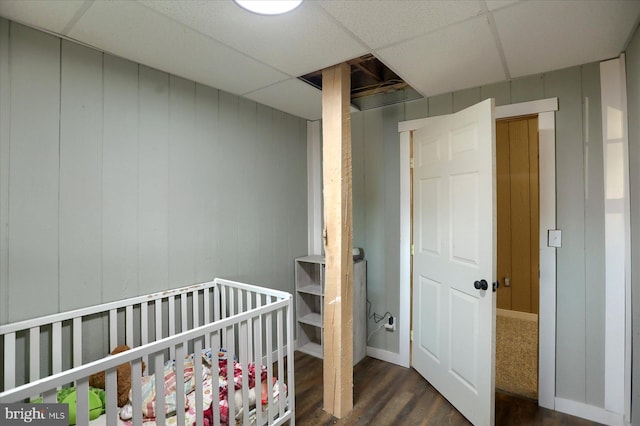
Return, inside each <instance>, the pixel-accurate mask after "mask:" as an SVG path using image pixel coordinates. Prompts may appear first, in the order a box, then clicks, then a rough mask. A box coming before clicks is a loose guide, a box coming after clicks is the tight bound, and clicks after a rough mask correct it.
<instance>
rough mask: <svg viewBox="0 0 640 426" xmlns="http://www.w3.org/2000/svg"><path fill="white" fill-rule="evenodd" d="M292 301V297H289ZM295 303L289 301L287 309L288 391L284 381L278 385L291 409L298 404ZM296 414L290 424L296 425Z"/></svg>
mask: <svg viewBox="0 0 640 426" xmlns="http://www.w3.org/2000/svg"><path fill="white" fill-rule="evenodd" d="M289 300H290V301H291V299H289ZM292 308H293V303H289V304H288V305H287V307H286V310H287V321H286V324H287V379H288V381H287V392H286V393H285V392H284V382H281V383H280V384H279V385H278V392H279V393H280V398H281V399H286V403H287V406H288V407H289V409H290V410H294V408H295V406H296V389H295V380H294V379H293V378H294V374H295V372H294V366H293V348H294V344H293V312H292V311H293V309H292ZM295 423H296V419H295V415H294V416H291V420H290V421H289V426H295Z"/></svg>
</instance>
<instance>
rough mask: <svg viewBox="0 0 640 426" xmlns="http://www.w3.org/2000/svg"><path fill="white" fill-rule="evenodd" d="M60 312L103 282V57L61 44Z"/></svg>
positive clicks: (86, 299) (86, 302) (82, 301)
mask: <svg viewBox="0 0 640 426" xmlns="http://www.w3.org/2000/svg"><path fill="white" fill-rule="evenodd" d="M61 58H62V67H61V74H62V75H61V86H62V87H61V91H60V93H61V99H60V308H61V309H63V310H66V309H72V308H79V307H83V306H90V305H92V304H95V303H96V301H97V300H99V297H97V295H96V293H95V290H94V289H95V288H96V286H97V285H101V282H102V113H103V112H102V53H100V52H97V51H95V50H92V49H89V48H86V47H83V46H79V45H77V44H75V43H71V42H67V41H63V42H62V53H61Z"/></svg>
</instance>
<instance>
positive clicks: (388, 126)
mask: <svg viewBox="0 0 640 426" xmlns="http://www.w3.org/2000/svg"><path fill="white" fill-rule="evenodd" d="M383 120H384V121H383V122H384V123H385V125H384V132H383V159H384V160H383V161H384V170H385V172H384V191H385V194H386V195H385V200H384V205H385V211H384V217H385V219H384V246H383V248H384V253H385V257H386V260H385V263H386V268H385V275H384V283H385V285H384V288H385V299H384V300H385V301H386V303H385V304H386V306H387V307H386V309H385V310H384V311H386V310H388V309H389V310H392V311H393V312H391V313H392V314H393V315H394V316H395V317H398V314H399V312H398V308H397V307H399V306H400V292H399V291H398V290H397V289H398V286H399V281H398V277H399V275H398V271H399V270H400V258H399V257H398V255H397V253H398V251H397V250H398V247H399V246H400V207H399V206H400V144H399V139H398V124H397V123H399V122H401V121H403V120H404V108H403V106H402V105H391V106H388V107H385V108H383ZM391 253H393V255H390V254H391ZM389 283H393V285H389ZM384 311H383V313H384ZM383 336H384V337H385V339H387V340H388V341H389V344H388V345H389V346H388V348H389V351H391V352H395V353H397V352H399V346H398V345H399V341H398V335H397V333H383Z"/></svg>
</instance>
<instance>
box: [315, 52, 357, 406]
mask: <svg viewBox="0 0 640 426" xmlns="http://www.w3.org/2000/svg"><path fill="white" fill-rule="evenodd" d="M350 79H351V76H350V67H349V65H348V64H346V63H343V64H340V65H336V66H333V67H331V68H327V69H325V70H324V71H323V72H322V132H323V151H322V152H323V160H322V161H323V163H322V164H323V167H322V170H323V185H324V226H325V228H324V250H325V257H326V273H325V297H324V331H323V333H324V410H325V411H327V412H329V413H330V414H332V415H334V416H335V417H337V418H341V417H344V416H345V415H347V414H348V413H349V412H350V411H351V410H352V409H353V228H352V211H351V209H352V201H351V181H352V177H351V173H352V171H351V115H350V98H349V95H350V86H351V80H350Z"/></svg>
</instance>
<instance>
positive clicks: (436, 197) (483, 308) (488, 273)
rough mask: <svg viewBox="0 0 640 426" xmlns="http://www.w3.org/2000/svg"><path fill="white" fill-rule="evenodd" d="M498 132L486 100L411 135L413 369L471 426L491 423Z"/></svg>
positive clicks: (433, 120)
mask: <svg viewBox="0 0 640 426" xmlns="http://www.w3.org/2000/svg"><path fill="white" fill-rule="evenodd" d="M494 123H495V121H494V104H493V99H488V100H486V101H483V102H481V103H479V104H477V105H474V106H472V107H469V108H467V109H465V110H463V111H460V112H458V113H455V114H451V115H446V116H440V117H433V118H428V119H426V120H424V127H421V128H419V129H417V130H414V132H413V152H414V154H413V155H414V171H413V173H414V177H413V196H414V204H413V205H414V216H413V217H414V219H413V221H414V222H413V243H414V257H413V265H414V267H413V268H414V269H413V345H412V348H413V349H412V364H413V366H414V368H415V369H416V370H417V371H418V372H419V373H420V374H422V375H423V376H424V377H425V379H427V381H429V383H431V384H432V385H433V386H434V387H435V388H436V389H438V391H439V392H440V393H441V394H442V395H444V397H445V398H447V399H448V400H449V402H451V403H452V404H453V405H454V406H455V407H456V408H457V409H458V410H459V411H460V412H461V413H462V414H463V415H464V416H465V417H466V418H467V419H468V420H470V421H471V422H472V423H473V424H474V425H476V426H480V425H492V424H493V422H494V399H495V396H494V380H495V374H494V362H495V307H496V298H495V293H494V292H493V291H492V282H493V281H494V277H495V270H496V269H495V265H496V261H495V244H496V243H495V238H496V237H495V235H496V231H495V208H494V206H495V182H494V164H495V160H494V147H495V125H494ZM485 283H486V290H483V289H482V287H483V285H484V284H485ZM476 287H480V289H477V288H476Z"/></svg>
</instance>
